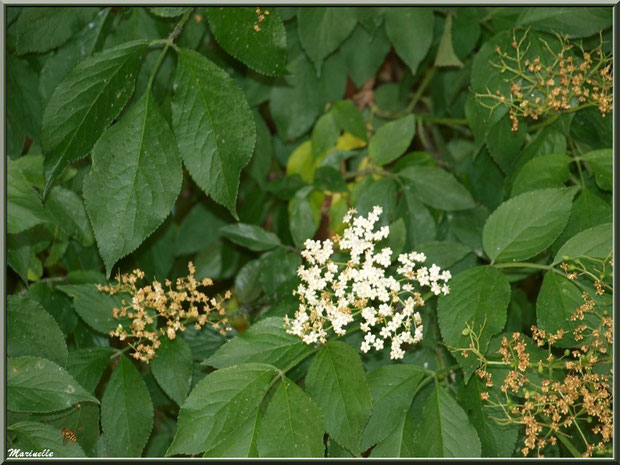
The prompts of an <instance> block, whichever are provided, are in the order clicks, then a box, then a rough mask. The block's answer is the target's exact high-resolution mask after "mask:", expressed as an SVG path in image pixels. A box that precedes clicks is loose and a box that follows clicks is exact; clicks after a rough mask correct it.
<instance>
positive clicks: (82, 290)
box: [57, 284, 131, 335]
mask: <svg viewBox="0 0 620 465" xmlns="http://www.w3.org/2000/svg"><path fill="white" fill-rule="evenodd" d="M57 289H58V290H60V291H62V292H64V293H65V294H67V295H68V296H70V297H72V298H73V308H74V309H75V311H76V313H77V314H78V315H79V316H80V317H81V318H82V319H83V320H84V321H85V322H86V323H87V324H88V325H89V326H90V327H91V328H93V329H94V330H95V331H99V332H100V333H103V334H106V335H107V334H108V333H109V332H110V331H113V330H114V329H116V327H117V326H118V325H119V324H123V325H127V324H130V323H131V321H130V320H129V319H128V318H122V319H118V320H117V319H115V318H114V316H113V315H112V309H113V308H114V307H117V308H120V307H121V300H122V299H123V298H125V299H127V300H129V299H130V297H129V296H128V295H126V294H121V295H119V294H115V295H109V294H106V293H104V292H99V291H98V290H97V285H95V284H62V285H59V286H57Z"/></svg>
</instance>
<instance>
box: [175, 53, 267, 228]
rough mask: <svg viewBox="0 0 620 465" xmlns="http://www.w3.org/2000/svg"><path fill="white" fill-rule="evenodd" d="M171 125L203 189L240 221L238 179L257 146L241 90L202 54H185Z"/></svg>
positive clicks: (180, 64)
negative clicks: (238, 214)
mask: <svg viewBox="0 0 620 465" xmlns="http://www.w3.org/2000/svg"><path fill="white" fill-rule="evenodd" d="M174 89H175V92H174V98H173V101H172V125H173V127H174V131H175V134H176V136H177V142H178V144H179V149H180V151H181V155H182V156H183V161H184V163H185V166H186V167H187V169H188V171H189V172H190V174H191V175H192V178H193V179H194V181H196V183H197V184H198V186H200V188H201V189H202V190H203V191H205V193H207V195H209V196H210V197H211V198H212V199H213V200H215V201H216V202H217V203H219V204H221V205H224V206H225V207H226V208H227V209H228V210H229V211H230V212H231V214H232V215H233V216H234V217H235V218H237V219H238V217H237V208H236V202H237V191H238V189H239V175H240V173H241V170H242V169H243V167H244V166H246V165H247V164H248V163H249V161H250V158H251V157H252V152H253V151H254V144H255V142H256V127H255V125H254V118H253V116H252V111H251V110H250V107H249V105H248V103H247V100H246V99H245V96H244V94H243V92H242V91H241V89H240V88H239V86H238V85H237V84H236V83H235V81H234V80H233V79H231V77H230V76H229V75H228V74H227V73H226V72H225V71H224V70H222V69H220V68H219V67H217V66H216V65H215V64H214V63H213V62H211V61H209V60H207V59H206V58H205V57H204V56H203V55H200V54H199V53H197V52H194V51H192V50H186V49H182V50H181V51H180V52H179V62H178V65H177V71H176V76H175V79H174Z"/></svg>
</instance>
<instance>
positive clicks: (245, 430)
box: [204, 409, 263, 458]
mask: <svg viewBox="0 0 620 465" xmlns="http://www.w3.org/2000/svg"><path fill="white" fill-rule="evenodd" d="M262 417H263V413H262V411H261V410H260V409H256V411H255V412H254V413H252V415H250V416H249V417H248V419H247V420H246V421H245V422H244V423H243V424H241V425H239V428H238V429H237V430H236V431H235V433H234V435H230V436H227V437H225V438H224V439H222V441H220V442H219V443H218V444H217V445H216V446H215V447H212V448H211V449H209V450H208V451H206V452H205V453H204V457H212V458H216V457H217V458H222V457H258V449H257V447H256V439H257V437H258V425H259V424H260V422H261V419H262Z"/></svg>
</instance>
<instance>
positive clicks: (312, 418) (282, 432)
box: [256, 378, 325, 457]
mask: <svg viewBox="0 0 620 465" xmlns="http://www.w3.org/2000/svg"><path fill="white" fill-rule="evenodd" d="M324 433H325V427H324V424H323V416H322V414H321V409H320V408H319V407H318V406H317V405H316V404H315V403H314V402H313V401H312V399H310V397H308V395H307V394H306V393H305V392H304V391H303V390H302V389H301V388H300V387H299V386H297V385H296V384H295V383H293V382H292V381H290V380H289V379H288V378H284V379H283V380H282V382H281V383H280V385H279V386H278V389H276V392H275V393H274V395H273V397H272V398H271V400H270V401H269V405H268V407H267V410H266V412H265V416H264V417H263V419H262V420H261V422H260V426H259V428H258V439H257V444H256V445H257V447H258V453H259V454H260V456H261V457H323V456H324V454H325V446H324V445H323V435H324Z"/></svg>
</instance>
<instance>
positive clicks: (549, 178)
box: [511, 155, 572, 197]
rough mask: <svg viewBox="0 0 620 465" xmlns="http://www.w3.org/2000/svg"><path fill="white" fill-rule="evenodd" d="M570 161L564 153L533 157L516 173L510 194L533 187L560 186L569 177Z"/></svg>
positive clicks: (520, 192)
mask: <svg viewBox="0 0 620 465" xmlns="http://www.w3.org/2000/svg"><path fill="white" fill-rule="evenodd" d="M571 161H572V160H571V158H570V157H568V156H566V155H543V156H541V157H536V158H533V159H532V160H530V161H528V162H527V163H526V164H525V165H524V166H523V168H521V170H520V171H519V174H517V177H516V178H515V180H514V183H513V184H512V191H511V195H512V196H513V197H514V196H515V195H519V194H522V193H523V192H527V191H530V190H534V189H543V188H545V187H560V186H562V185H563V184H564V183H565V182H566V181H567V180H568V178H569V177H570V172H569V170H568V165H569V164H570V163H571Z"/></svg>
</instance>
